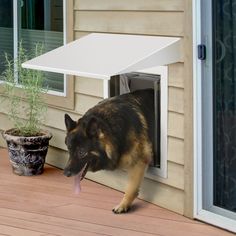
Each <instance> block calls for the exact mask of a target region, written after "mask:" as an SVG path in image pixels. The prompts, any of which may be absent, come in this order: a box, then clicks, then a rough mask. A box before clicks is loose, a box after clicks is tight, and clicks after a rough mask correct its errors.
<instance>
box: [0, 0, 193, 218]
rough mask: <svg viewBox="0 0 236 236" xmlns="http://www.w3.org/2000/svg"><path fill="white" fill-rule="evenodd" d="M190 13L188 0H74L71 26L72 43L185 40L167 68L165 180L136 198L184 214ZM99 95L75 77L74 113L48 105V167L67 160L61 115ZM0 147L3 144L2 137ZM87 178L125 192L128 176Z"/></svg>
mask: <svg viewBox="0 0 236 236" xmlns="http://www.w3.org/2000/svg"><path fill="white" fill-rule="evenodd" d="M190 9H191V1H189V0H158V1H157V0H145V1H144V0H120V1H111V0H100V1H97V0H74V6H73V16H74V22H73V25H71V27H73V32H74V39H78V38H80V37H82V36H84V35H87V34H88V33H91V32H105V33H124V34H141V35H157V36H177V37H181V38H182V39H183V44H184V45H183V48H184V50H185V54H184V58H183V61H181V62H179V63H175V64H171V65H169V66H168V73H169V80H168V96H169V97H168V101H169V104H168V178H167V179H163V178H160V177H155V176H152V177H151V178H149V177H146V178H145V179H144V182H143V185H142V188H141V191H140V197H141V198H143V199H145V200H147V201H150V202H153V203H155V204H158V205H160V206H162V207H165V208H168V209H170V210H172V211H175V212H177V213H180V214H185V215H187V216H191V212H192V206H191V203H192V193H191V191H192V190H191V186H192V182H191V181H192V174H191V173H189V171H191V166H192V161H191V157H192V136H191V135H192V123H191V115H192V106H191V102H192V100H191V99H192V90H190V91H187V89H189V88H190V87H191V80H192V75H191V73H192V72H191V68H192V64H191V62H192V59H191V44H192V41H191V37H190V36H189V34H191V11H190ZM186 29H187V30H186ZM189 50H190V51H189ZM187 80H189V81H187ZM102 96H103V84H102V81H101V80H96V79H92V78H82V77H76V78H75V83H74V101H75V103H74V109H65V108H58V107H54V106H50V107H49V109H48V115H47V119H46V122H45V125H46V128H47V129H49V130H50V131H51V132H52V133H53V136H54V137H53V139H52V140H51V147H50V150H49V153H48V158H47V161H48V162H49V163H51V164H53V165H56V166H58V167H62V168H63V167H64V165H65V163H66V160H67V152H66V146H65V144H64V138H65V127H64V113H65V112H67V113H68V114H69V115H71V116H72V117H73V118H74V119H78V118H79V117H80V116H81V115H83V114H84V113H85V112H86V111H87V110H88V109H89V108H90V107H92V106H94V105H95V104H97V102H99V101H101V100H102ZM6 128H10V122H9V120H8V118H7V117H6V115H5V114H4V107H2V106H1V107H0V129H2V130H3V129H6ZM187 139H188V140H187ZM0 146H5V143H4V141H3V140H2V139H1V138H0ZM88 177H89V178H91V179H93V180H95V181H98V182H101V183H103V184H106V185H109V186H111V187H113V188H117V189H119V190H124V185H125V179H126V176H125V174H124V172H122V171H116V172H112V173H111V172H106V171H101V172H98V173H88ZM187 197H188V200H186V199H187Z"/></svg>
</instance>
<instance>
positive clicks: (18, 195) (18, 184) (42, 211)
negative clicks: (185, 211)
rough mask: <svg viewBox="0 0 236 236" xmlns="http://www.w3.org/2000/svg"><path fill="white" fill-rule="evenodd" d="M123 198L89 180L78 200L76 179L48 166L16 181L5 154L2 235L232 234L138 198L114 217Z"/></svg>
mask: <svg viewBox="0 0 236 236" xmlns="http://www.w3.org/2000/svg"><path fill="white" fill-rule="evenodd" d="M122 195H123V193H121V192H118V191H116V190H114V189H111V188H108V187H105V186H103V185H100V184H97V183H94V182H92V181H89V180H84V181H83V183H82V192H81V194H80V195H79V196H78V195H75V194H74V193H73V178H66V177H64V176H63V175H62V171H61V170H59V169H57V168H54V167H51V166H48V165H46V167H45V172H44V173H43V174H42V175H40V176H34V177H24V176H16V175H14V174H13V173H12V171H11V167H10V165H9V161H8V158H7V153H6V150H3V149H0V235H10V236H13V235H14V236H15V235H17V236H18V235H19V236H21V235H24V236H28V235H32V236H34V235H35V236H50V235H51V236H52V235H59V236H64V235H65V236H68V235H70V236H73V235H80V236H81V235H82V236H83V235H85V236H87V235H88V236H90V235H92V236H93V235H118V236H119V235H122V236H126V235H127V236H136V235H137V236H139V235H140V236H141V235H144V236H151V235H157V236H158V235H159V236H179V235H181V236H200V235H201V236H213V235H214V236H230V235H233V234H231V233H229V232H227V231H223V230H220V229H218V228H215V227H212V226H209V225H207V224H204V223H201V222H198V221H193V220H190V219H187V218H185V217H183V216H180V215H178V214H176V213H173V212H171V211H168V210H165V209H163V208H161V207H158V206H156V205H153V204H150V203H147V202H145V201H142V200H139V199H137V200H135V203H134V207H133V208H132V210H131V212H130V213H128V214H123V215H115V214H113V213H112V212H111V209H112V207H113V206H114V205H116V204H117V203H118V202H119V201H120V199H121V197H122Z"/></svg>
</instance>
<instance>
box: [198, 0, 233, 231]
mask: <svg viewBox="0 0 236 236" xmlns="http://www.w3.org/2000/svg"><path fill="white" fill-rule="evenodd" d="M199 9H200V10H199V11H200V13H201V14H200V18H201V25H200V27H199V28H201V34H200V35H201V38H200V41H199V42H198V43H200V44H202V46H203V47H204V46H205V48H206V58H205V59H204V60H202V61H201V62H199V61H198V62H197V63H198V64H200V66H199V67H200V68H201V72H200V73H201V75H200V81H197V82H196V86H199V88H196V90H197V89H198V92H197V96H198V97H197V102H198V104H197V105H196V106H197V109H198V111H199V114H196V116H197V117H198V119H197V120H196V123H197V125H198V129H197V131H196V132H198V135H197V138H198V144H197V149H196V152H197V153H198V154H197V158H198V159H197V163H198V171H199V170H200V171H199V172H198V179H199V182H197V185H198V186H197V191H198V193H197V194H198V211H199V212H200V213H201V214H202V215H203V218H202V219H204V220H207V221H209V222H211V223H214V224H221V225H220V226H222V227H226V225H227V228H228V229H233V230H235V231H236V4H235V1H230V0H211V1H205V0H202V1H201V5H200V7H199ZM199 28H198V29H197V30H199ZM198 79H199V78H198ZM199 101H201V102H200V103H199ZM199 186H201V187H199ZM206 212H208V213H206ZM209 212H210V213H213V214H210V215H209ZM200 213H199V214H200ZM204 214H205V215H204ZM206 216H207V217H206ZM218 216H219V217H218ZM204 217H205V218H204ZM213 219H215V221H214V220H213ZM227 219H228V221H227ZM216 222H217V223H216Z"/></svg>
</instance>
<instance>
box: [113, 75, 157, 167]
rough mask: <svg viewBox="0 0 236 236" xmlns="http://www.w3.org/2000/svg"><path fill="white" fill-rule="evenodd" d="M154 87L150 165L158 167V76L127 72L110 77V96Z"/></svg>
mask: <svg viewBox="0 0 236 236" xmlns="http://www.w3.org/2000/svg"><path fill="white" fill-rule="evenodd" d="M147 88H152V89H154V115H155V130H156V132H154V139H153V140H154V157H153V161H152V163H151V164H150V167H154V168H160V165H161V163H160V162H161V158H160V153H161V152H160V76H159V75H154V74H147V73H137V72H133V73H127V74H122V75H118V76H113V77H111V80H110V94H109V95H110V97H113V96H116V95H121V94H124V93H129V92H133V91H135V90H140V89H147Z"/></svg>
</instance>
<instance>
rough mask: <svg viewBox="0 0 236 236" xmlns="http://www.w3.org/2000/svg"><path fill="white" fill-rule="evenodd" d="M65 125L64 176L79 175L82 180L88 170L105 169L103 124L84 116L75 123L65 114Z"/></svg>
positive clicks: (107, 159)
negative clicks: (66, 153) (65, 157)
mask: <svg viewBox="0 0 236 236" xmlns="http://www.w3.org/2000/svg"><path fill="white" fill-rule="evenodd" d="M65 125H66V129H67V135H66V138H65V143H66V145H67V148H68V151H69V160H68V163H67V165H66V167H65V169H64V175H65V176H68V177H70V176H75V175H78V174H79V176H80V179H81V180H82V179H83V178H84V176H85V174H86V172H87V170H88V168H89V169H90V170H92V171H97V170H101V169H105V168H106V166H107V165H108V163H109V157H108V156H107V153H106V150H105V149H106V148H105V146H106V145H105V144H104V143H105V142H104V140H105V134H104V131H103V130H104V125H105V124H104V122H103V121H101V120H99V119H98V118H97V117H95V116H84V117H82V118H81V119H79V120H78V122H76V121H74V120H72V119H71V117H70V116H69V115H67V114H65Z"/></svg>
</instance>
